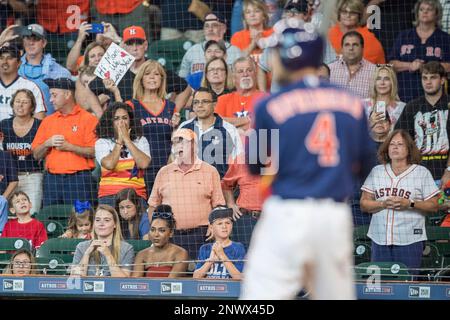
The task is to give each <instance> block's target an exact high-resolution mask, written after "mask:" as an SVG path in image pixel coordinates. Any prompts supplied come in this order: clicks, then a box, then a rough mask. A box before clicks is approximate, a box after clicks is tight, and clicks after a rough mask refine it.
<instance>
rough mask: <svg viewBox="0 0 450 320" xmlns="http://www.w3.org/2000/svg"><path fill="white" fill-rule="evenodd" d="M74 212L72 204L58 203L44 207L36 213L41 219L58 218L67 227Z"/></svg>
mask: <svg viewBox="0 0 450 320" xmlns="http://www.w3.org/2000/svg"><path fill="white" fill-rule="evenodd" d="M71 213H72V205H70V204H56V205H50V206H46V207H43V208H42V209H41V210H40V211H39V213H38V214H37V215H36V217H35V218H36V219H38V220H39V221H47V220H56V221H58V222H59V223H61V225H62V226H63V227H64V228H65V227H67V223H68V222H69V218H70V214H71Z"/></svg>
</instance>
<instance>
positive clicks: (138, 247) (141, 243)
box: [125, 240, 152, 254]
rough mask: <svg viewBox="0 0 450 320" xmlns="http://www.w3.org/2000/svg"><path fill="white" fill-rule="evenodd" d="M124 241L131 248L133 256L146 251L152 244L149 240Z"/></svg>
mask: <svg viewBox="0 0 450 320" xmlns="http://www.w3.org/2000/svg"><path fill="white" fill-rule="evenodd" d="M125 241H126V242H128V243H129V244H131V245H132V246H133V249H134V254H137V253H138V252H139V251H142V250H144V249H147V248H148V247H150V246H151V245H152V242H151V241H149V240H125Z"/></svg>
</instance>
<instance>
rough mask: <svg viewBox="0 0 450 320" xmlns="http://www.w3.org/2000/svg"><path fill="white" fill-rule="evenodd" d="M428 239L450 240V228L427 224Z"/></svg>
mask: <svg viewBox="0 0 450 320" xmlns="http://www.w3.org/2000/svg"><path fill="white" fill-rule="evenodd" d="M426 228H427V237H428V241H438V240H443V241H450V228H445V227H439V226H427V227H426Z"/></svg>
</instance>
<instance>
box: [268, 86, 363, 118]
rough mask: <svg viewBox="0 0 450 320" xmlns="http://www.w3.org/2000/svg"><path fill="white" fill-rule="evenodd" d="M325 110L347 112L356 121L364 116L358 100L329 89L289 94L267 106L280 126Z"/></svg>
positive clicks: (299, 91) (345, 93) (273, 100)
mask: <svg viewBox="0 0 450 320" xmlns="http://www.w3.org/2000/svg"><path fill="white" fill-rule="evenodd" d="M280 106H283V108H280ZM323 110H327V111H340V112H347V113H348V114H350V115H351V116H352V117H353V118H355V119H361V117H362V116H363V108H362V107H361V102H360V101H359V100H358V99H357V98H354V97H352V96H350V95H349V94H348V93H347V92H342V91H338V90H334V89H329V88H326V89H314V90H297V91H291V92H287V93H284V94H283V95H281V96H280V97H278V98H274V99H272V100H271V101H269V102H268V104H267V112H268V113H269V114H270V116H271V117H273V118H274V120H275V121H276V122H277V123H278V124H281V123H283V122H285V121H286V120H288V119H290V118H291V117H293V116H295V115H296V114H299V113H309V112H319V111H323Z"/></svg>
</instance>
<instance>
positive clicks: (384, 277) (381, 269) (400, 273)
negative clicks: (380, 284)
mask: <svg viewBox="0 0 450 320" xmlns="http://www.w3.org/2000/svg"><path fill="white" fill-rule="evenodd" d="M355 273H356V279H357V280H367V279H368V278H369V277H371V279H374V281H376V279H377V278H378V276H379V279H380V280H381V281H391V280H398V281H407V280H411V275H410V274H409V272H408V268H407V267H406V265H404V264H403V263H400V262H364V263H360V264H358V265H357V266H356V267H355Z"/></svg>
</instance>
